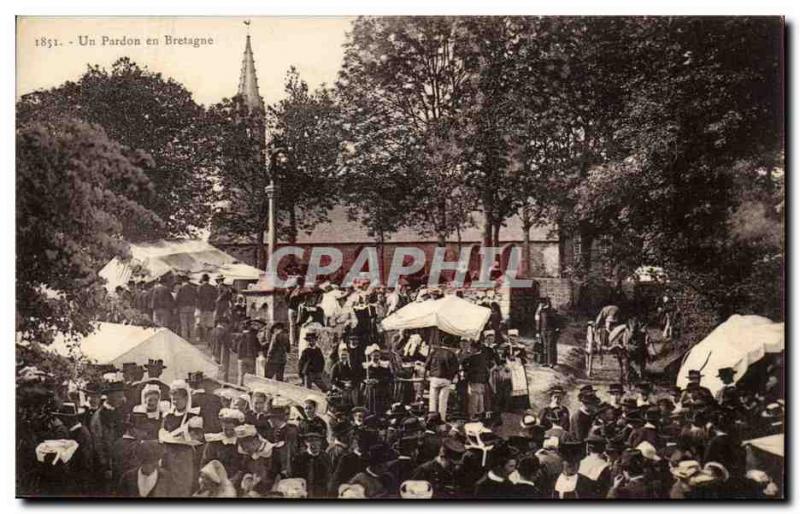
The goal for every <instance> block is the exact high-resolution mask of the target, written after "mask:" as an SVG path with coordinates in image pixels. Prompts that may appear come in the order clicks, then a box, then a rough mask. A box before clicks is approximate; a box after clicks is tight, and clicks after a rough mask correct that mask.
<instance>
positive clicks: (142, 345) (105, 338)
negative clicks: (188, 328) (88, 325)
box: [49, 323, 217, 383]
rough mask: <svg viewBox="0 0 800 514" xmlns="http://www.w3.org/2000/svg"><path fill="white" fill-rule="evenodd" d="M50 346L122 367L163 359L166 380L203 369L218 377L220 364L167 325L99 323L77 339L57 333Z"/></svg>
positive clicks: (52, 348)
mask: <svg viewBox="0 0 800 514" xmlns="http://www.w3.org/2000/svg"><path fill="white" fill-rule="evenodd" d="M49 349H50V350H51V351H54V352H56V353H58V354H60V355H63V356H66V357H80V356H83V357H85V358H87V359H88V360H90V361H92V362H94V363H96V364H113V365H114V366H116V367H118V368H120V369H121V368H122V363H123V362H135V363H136V364H147V360H148V359H162V360H163V361H164V365H165V366H166V368H165V369H164V372H163V374H162V375H161V380H163V381H165V382H167V383H169V382H171V381H172V380H175V379H177V378H186V376H187V375H188V374H189V372H190V371H202V372H203V374H204V375H205V376H207V377H210V378H216V376H217V365H216V364H215V363H214V361H213V360H211V358H210V357H208V356H206V354H204V353H203V352H202V351H201V350H200V349H198V348H197V347H195V346H193V345H192V344H191V343H189V342H187V341H186V340H185V339H183V338H181V337H180V336H179V335H177V334H176V333H174V332H172V331H171V330H169V329H167V328H147V327H139V326H135V325H120V324H118V323H98V324H97V328H96V329H95V331H94V332H92V333H91V334H89V335H88V336H86V337H83V338H80V339H78V340H77V341H71V340H69V339H67V338H66V337H64V336H63V335H59V336H57V337H56V339H55V340H54V341H53V343H52V344H51V345H50V346H49Z"/></svg>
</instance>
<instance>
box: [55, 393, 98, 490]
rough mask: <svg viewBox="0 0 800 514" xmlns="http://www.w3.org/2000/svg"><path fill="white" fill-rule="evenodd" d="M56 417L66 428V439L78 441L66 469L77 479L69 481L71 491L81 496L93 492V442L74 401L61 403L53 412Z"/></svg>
mask: <svg viewBox="0 0 800 514" xmlns="http://www.w3.org/2000/svg"><path fill="white" fill-rule="evenodd" d="M55 415H56V417H58V419H60V420H61V422H62V423H63V424H64V427H65V428H66V429H67V432H68V435H67V439H72V440H73V441H75V442H76V443H78V449H77V450H76V451H75V454H74V455H73V456H72V459H71V460H70V461H69V466H68V469H69V471H70V473H71V474H74V475H73V476H75V477H80V479H79V480H74V481H71V484H72V486H73V487H70V489H72V491H70V492H72V493H74V494H76V495H78V496H83V495H87V494H94V493H95V490H94V489H95V488H96V487H97V476H96V474H95V473H96V470H97V466H96V465H95V453H94V442H93V441H92V433H91V432H90V431H89V429H88V428H87V427H86V426H84V424H83V423H82V422H81V412H79V410H78V407H77V406H76V405H75V404H74V403H67V402H65V403H63V404H62V405H61V408H60V409H59V410H58V411H57V412H55Z"/></svg>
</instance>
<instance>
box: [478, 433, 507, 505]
mask: <svg viewBox="0 0 800 514" xmlns="http://www.w3.org/2000/svg"><path fill="white" fill-rule="evenodd" d="M489 466H490V467H489V470H488V471H487V472H486V473H485V474H484V475H483V477H481V478H480V480H478V482H477V483H476V484H475V492H474V494H473V497H474V498H476V499H477V498H479V499H493V498H514V495H515V490H514V484H513V483H512V482H511V481H510V480H509V479H508V477H509V475H510V474H511V473H513V472H514V471H515V470H516V469H517V454H516V451H514V449H513V448H512V447H510V446H508V445H504V444H501V445H498V446H495V447H494V449H492V451H491V453H489Z"/></svg>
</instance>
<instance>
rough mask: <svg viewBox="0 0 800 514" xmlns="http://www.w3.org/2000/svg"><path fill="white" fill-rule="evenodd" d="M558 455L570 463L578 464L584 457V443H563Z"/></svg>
mask: <svg viewBox="0 0 800 514" xmlns="http://www.w3.org/2000/svg"><path fill="white" fill-rule="evenodd" d="M558 453H559V454H560V455H561V457H562V458H563V459H564V460H566V461H568V462H578V461H579V460H581V458H582V457H583V441H562V442H561V444H559V445H558Z"/></svg>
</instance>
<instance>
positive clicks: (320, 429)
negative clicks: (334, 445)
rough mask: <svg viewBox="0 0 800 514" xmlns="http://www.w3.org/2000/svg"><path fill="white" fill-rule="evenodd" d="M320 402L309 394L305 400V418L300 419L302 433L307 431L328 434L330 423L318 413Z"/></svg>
mask: <svg viewBox="0 0 800 514" xmlns="http://www.w3.org/2000/svg"><path fill="white" fill-rule="evenodd" d="M318 407H319V404H318V403H317V400H316V398H314V397H313V396H308V397H307V398H306V399H305V400H303V414H304V415H305V416H304V418H303V419H302V420H301V421H300V431H299V433H300V435H301V436H302V435H303V434H307V433H312V432H313V433H317V434H323V435H325V436H327V434H328V423H326V422H325V420H324V419H322V418H321V417H319V416H318V415H317V409H318Z"/></svg>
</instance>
